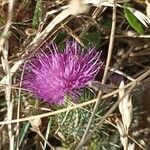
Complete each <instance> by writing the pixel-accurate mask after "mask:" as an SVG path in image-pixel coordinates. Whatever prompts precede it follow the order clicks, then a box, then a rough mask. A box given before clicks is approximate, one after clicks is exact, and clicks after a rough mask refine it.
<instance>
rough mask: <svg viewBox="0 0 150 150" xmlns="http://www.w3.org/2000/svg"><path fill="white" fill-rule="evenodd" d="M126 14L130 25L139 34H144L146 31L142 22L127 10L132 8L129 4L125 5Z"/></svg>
mask: <svg viewBox="0 0 150 150" xmlns="http://www.w3.org/2000/svg"><path fill="white" fill-rule="evenodd" d="M124 6H125V8H124V14H125V17H126V19H127V20H128V22H129V24H130V25H131V26H132V27H133V28H134V29H135V30H136V31H137V32H138V33H139V34H143V33H144V29H143V26H142V24H141V23H140V21H139V20H138V19H137V18H136V17H135V16H134V14H133V13H132V12H131V11H130V10H129V9H128V8H127V7H130V5H129V4H128V3H126V4H124Z"/></svg>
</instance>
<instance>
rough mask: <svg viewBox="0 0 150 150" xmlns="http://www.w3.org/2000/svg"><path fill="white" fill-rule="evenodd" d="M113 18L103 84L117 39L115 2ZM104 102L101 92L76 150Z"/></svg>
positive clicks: (81, 143) (80, 145)
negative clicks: (101, 103)
mask: <svg viewBox="0 0 150 150" xmlns="http://www.w3.org/2000/svg"><path fill="white" fill-rule="evenodd" d="M113 4H114V6H113V16H112V28H111V34H110V42H109V48H108V55H107V61H106V66H105V70H104V75H103V79H102V84H105V82H106V80H107V74H108V69H109V65H110V61H111V56H112V51H113V45H114V37H115V27H116V5H115V0H114V1H113ZM101 100H102V91H99V93H98V96H97V101H96V103H95V105H94V108H93V111H92V114H91V116H90V119H89V122H88V124H87V127H86V129H85V132H84V134H83V136H82V138H81V141H80V143H79V144H78V146H77V147H76V150H80V149H81V147H82V145H83V143H84V140H85V138H86V136H87V135H88V133H89V130H90V127H91V124H92V121H93V118H94V116H95V114H96V112H97V109H98V106H99V104H100V102H101Z"/></svg>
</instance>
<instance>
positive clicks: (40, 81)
mask: <svg viewBox="0 0 150 150" xmlns="http://www.w3.org/2000/svg"><path fill="white" fill-rule="evenodd" d="M46 46H47V48H48V49H49V51H48V52H47V51H45V52H44V51H43V49H41V50H40V52H38V53H37V54H36V55H35V56H34V57H33V58H31V59H30V60H28V61H27V62H26V65H25V73H24V77H23V87H24V88H25V89H27V90H29V91H31V93H33V94H34V95H35V96H36V97H37V98H39V99H41V100H43V101H47V102H49V103H54V104H62V103H63V102H64V96H65V95H69V96H71V97H72V98H73V99H76V98H77V97H78V96H79V94H80V91H81V89H82V88H84V87H85V86H87V85H88V83H89V82H92V81H93V80H94V78H95V75H96V74H97V72H98V71H99V69H100V67H101V65H102V62H101V61H100V59H99V58H100V53H99V52H96V51H95V49H94V48H91V49H89V50H88V51H87V53H84V52H83V49H81V48H80V46H79V45H78V43H77V42H76V41H75V40H72V41H67V42H66V46H65V49H64V51H63V52H60V51H59V50H58V48H57V46H56V45H55V44H54V43H51V44H50V46H48V45H46Z"/></svg>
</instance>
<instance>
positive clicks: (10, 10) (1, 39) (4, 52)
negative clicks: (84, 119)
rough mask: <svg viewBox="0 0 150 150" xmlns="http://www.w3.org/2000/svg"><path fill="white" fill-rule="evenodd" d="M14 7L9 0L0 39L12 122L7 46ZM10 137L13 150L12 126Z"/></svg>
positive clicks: (12, 0)
mask: <svg viewBox="0 0 150 150" xmlns="http://www.w3.org/2000/svg"><path fill="white" fill-rule="evenodd" d="M13 5H14V0H9V2H8V16H7V21H6V24H5V28H4V30H3V32H2V34H1V37H0V51H2V56H1V61H2V66H3V70H4V72H5V74H6V78H5V81H4V82H5V84H6V85H8V86H6V87H5V99H6V103H7V120H8V121H11V120H12V115H13V102H12V100H11V82H12V81H11V73H10V66H9V61H8V57H9V56H8V47H7V45H5V44H6V42H7V37H8V34H9V29H10V26H11V22H12V14H13ZM8 135H9V149H10V150H13V149H14V135H13V133H12V125H11V124H9V125H8Z"/></svg>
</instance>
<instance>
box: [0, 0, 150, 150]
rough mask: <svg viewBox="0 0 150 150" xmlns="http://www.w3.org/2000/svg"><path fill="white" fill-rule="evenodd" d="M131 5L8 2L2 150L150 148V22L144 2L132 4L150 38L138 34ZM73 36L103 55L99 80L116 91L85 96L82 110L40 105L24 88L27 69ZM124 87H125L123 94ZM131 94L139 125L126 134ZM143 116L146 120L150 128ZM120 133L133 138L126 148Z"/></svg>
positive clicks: (0, 41) (2, 5)
mask: <svg viewBox="0 0 150 150" xmlns="http://www.w3.org/2000/svg"><path fill="white" fill-rule="evenodd" d="M86 2H87V1H86ZM124 3H125V2H122V3H120V4H119V3H118V2H116V1H115V0H113V1H112V3H108V2H107V1H105V2H101V3H100V4H99V5H94V4H90V5H89V4H85V1H83V2H82V1H78V0H72V1H71V3H69V1H67V0H61V1H54V0H52V1H48V0H43V1H42V0H37V1H34V2H32V1H31V0H21V1H15V2H14V1H13V0H8V1H6V0H2V1H0V13H1V16H0V30H1V36H0V52H1V61H0V63H1V64H0V149H2V150H3V149H10V150H14V149H21V150H24V149H36V150H38V149H39V150H40V149H46V148H47V149H53V150H54V149H60V148H62V149H66V150H67V149H71V150H72V149H76V150H80V149H81V148H85V149H93V150H97V149H110V147H111V148H112V149H114V150H117V149H121V148H122V146H121V142H122V144H123V146H124V149H125V150H134V149H146V148H147V147H149V143H148V142H149V138H150V135H148V134H147V133H148V132H149V124H150V123H149V120H148V118H149V117H150V110H149V108H148V107H147V106H148V104H149V103H150V102H149V100H148V99H149V98H148V97H149V96H150V93H149V94H147V97H144V96H145V95H143V94H144V93H145V91H147V90H149V89H150V88H149V87H150V66H149V64H150V44H149V38H150V30H149V26H150V21H149V18H148V17H147V16H146V15H143V13H144V12H145V10H146V5H145V4H144V2H143V3H139V1H136V0H135V1H132V2H131V3H132V4H133V5H134V9H135V10H136V15H137V14H138V17H137V16H136V15H135V16H136V17H137V18H138V19H139V20H140V22H141V23H143V26H142V28H143V29H144V33H143V35H142V34H141V35H140V34H137V32H136V31H135V30H134V29H133V28H132V27H131V26H130V25H129V23H128V22H127V20H126V19H125V15H124V13H123V4H124ZM147 3H148V1H146V4H147ZM131 11H132V10H131ZM6 14H7V15H6ZM6 16H7V17H6ZM41 20H43V21H41ZM70 37H72V38H74V39H76V40H77V41H78V42H79V43H80V44H81V45H82V46H84V47H88V46H89V43H90V44H94V45H96V48H97V50H102V51H103V52H102V60H103V61H104V65H103V68H102V71H101V72H100V73H98V75H97V77H96V80H97V81H99V82H101V84H102V85H103V86H106V87H107V86H110V87H114V88H112V89H111V91H109V92H108V93H105V92H104V91H103V90H100V89H102V88H100V89H98V90H99V91H98V92H97V91H94V90H92V89H90V90H89V89H85V90H84V92H83V95H82V96H81V97H80V98H79V101H78V102H77V103H76V104H75V103H73V102H68V104H66V105H64V106H53V105H50V104H48V103H45V102H42V101H39V100H37V99H35V98H34V97H33V96H32V95H31V94H30V93H29V92H28V91H26V90H25V89H22V88H21V84H22V76H23V73H24V72H23V70H24V69H20V68H21V66H23V65H24V62H25V60H27V59H29V58H30V57H32V56H33V55H34V54H35V53H36V52H37V51H38V49H39V48H40V47H42V46H43V45H44V43H45V42H49V41H51V40H53V41H55V42H56V43H57V44H58V45H59V47H62V44H63V43H64V41H65V40H66V39H68V38H70ZM22 68H23V67H22ZM103 72H104V73H103ZM122 80H123V81H124V82H125V85H124V86H123V87H122V88H119V83H120V81H122ZM93 89H94V88H93ZM122 90H124V92H123V94H122V95H121V96H120V97H119V96H118V93H120V92H121V91H122ZM91 91H92V92H91ZM127 95H130V96H131V95H132V104H133V109H132V111H131V112H130V113H133V119H132V122H131V124H130V125H129V126H128V127H127V128H126V124H125V122H124V119H123V118H124V115H123V113H122V112H121V111H120V112H121V115H120V113H119V111H118V106H119V104H120V103H121V102H122V101H124V99H125V98H126V96H127ZM143 97H144V98H143ZM143 108H144V110H143ZM130 113H129V114H128V116H130ZM139 117H140V118H145V120H144V119H143V121H144V124H141V123H140V121H139ZM116 118H117V119H118V120H117V121H115V120H116ZM121 118H122V119H121ZM130 119H131V118H130ZM70 120H71V121H70ZM121 120H122V121H121ZM130 121H131V120H130ZM137 124H138V125H137ZM145 128H146V130H147V131H148V132H147V133H146V130H145ZM117 129H118V130H119V131H120V132H119V133H120V135H121V136H124V135H122V133H123V131H125V137H123V138H122V137H121V142H120V137H119V133H118V131H117ZM139 130H140V131H141V130H142V139H140V138H139V137H140V134H141V133H140V131H139ZM89 141H90V142H89ZM126 141H129V142H126ZM130 143H134V144H133V145H131V144H130ZM134 146H135V147H134Z"/></svg>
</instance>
